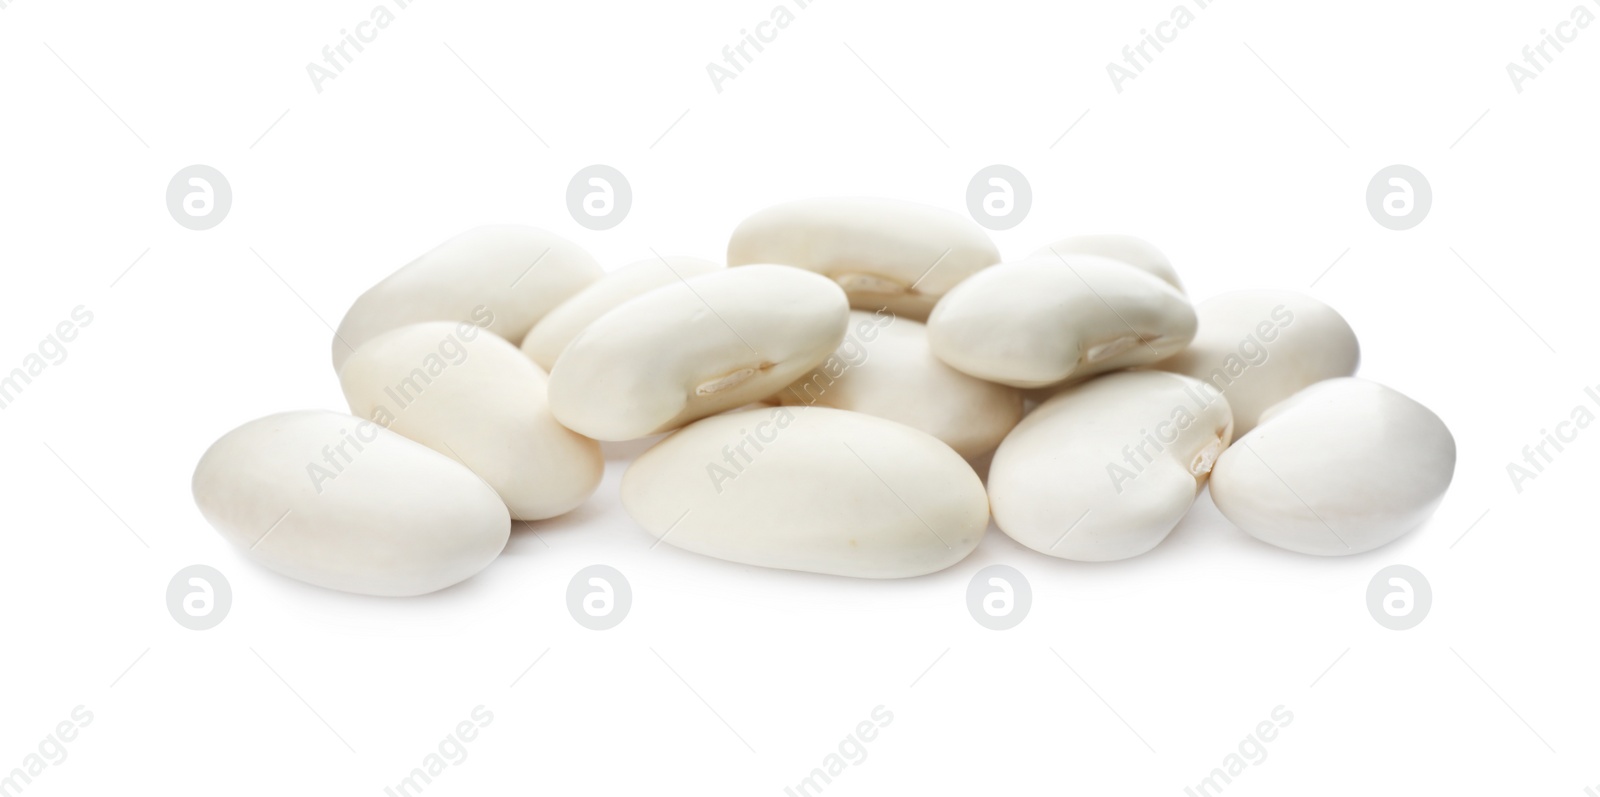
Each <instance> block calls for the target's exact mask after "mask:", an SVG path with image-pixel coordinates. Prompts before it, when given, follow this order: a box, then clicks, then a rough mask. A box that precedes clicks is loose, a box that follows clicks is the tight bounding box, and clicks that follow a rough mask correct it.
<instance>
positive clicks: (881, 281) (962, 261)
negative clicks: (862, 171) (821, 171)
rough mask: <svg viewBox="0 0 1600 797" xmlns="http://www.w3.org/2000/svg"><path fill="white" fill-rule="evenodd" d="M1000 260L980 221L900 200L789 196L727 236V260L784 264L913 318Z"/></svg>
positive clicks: (859, 300) (861, 301) (860, 302)
mask: <svg viewBox="0 0 1600 797" xmlns="http://www.w3.org/2000/svg"><path fill="white" fill-rule="evenodd" d="M998 262H1000V250H998V249H996V248H995V245H994V242H993V241H991V240H989V236H988V234H987V233H985V232H984V231H983V228H981V227H979V226H978V225H977V224H976V223H975V222H973V221H972V220H971V219H969V218H967V217H965V216H959V215H956V214H955V213H951V212H950V211H947V210H944V209H942V208H936V207H933V206H931V205H920V204H917V203H914V202H903V201H900V200H895V199H871V198H826V199H802V200H796V201H793V202H785V203H782V204H779V205H774V206H772V207H769V208H767V209H765V210H762V211H760V212H758V213H756V214H755V215H753V216H751V217H749V218H747V219H745V220H744V221H743V222H741V223H740V224H739V227H738V229H736V230H734V231H733V238H732V240H730V241H729V242H728V265H730V266H742V265H747V264H750V263H779V264H783V265H788V266H796V267H799V268H804V269H808V270H811V271H815V272H817V273H819V274H823V275H826V276H827V277H828V278H829V279H832V280H834V281H836V282H838V283H839V285H840V286H841V287H843V288H844V290H845V293H847V294H849V295H850V304H851V306H852V307H855V308H857V309H860V310H879V309H883V308H887V309H888V310H889V312H892V313H894V314H895V315H897V316H900V317H903V318H910V319H912V320H914V321H922V320H924V319H926V318H927V317H928V313H929V311H931V310H932V309H933V305H934V303H935V302H937V301H939V297H941V296H943V295H944V294H945V292H946V291H948V290H950V289H951V288H952V287H954V286H955V285H956V283H959V282H961V281H962V280H964V279H966V278H967V277H969V276H971V275H972V274H973V273H974V272H976V271H978V270H980V269H983V268H987V267H988V266H992V265H994V264H995V263H998Z"/></svg>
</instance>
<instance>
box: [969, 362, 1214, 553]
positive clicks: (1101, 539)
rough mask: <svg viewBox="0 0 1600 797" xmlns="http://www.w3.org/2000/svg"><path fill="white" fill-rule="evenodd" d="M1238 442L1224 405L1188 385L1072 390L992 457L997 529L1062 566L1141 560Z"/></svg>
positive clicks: (1113, 380) (1125, 382) (1142, 382)
mask: <svg viewBox="0 0 1600 797" xmlns="http://www.w3.org/2000/svg"><path fill="white" fill-rule="evenodd" d="M1231 437H1232V428H1231V416H1230V414H1229V412H1228V402H1227V399H1224V398H1222V397H1221V396H1220V395H1218V394H1216V393H1215V392H1214V391H1208V390H1207V389H1206V387H1205V385H1203V384H1201V383H1200V382H1198V381H1196V380H1193V379H1190V378H1188V377H1185V376H1179V375H1177V374H1169V373H1165V372H1161V371H1124V372H1121V373H1115V374H1107V375H1105V376H1101V377H1098V378H1095V379H1091V380H1089V381H1087V382H1084V383H1081V384H1077V385H1073V386H1072V387H1069V388H1066V389H1064V390H1062V391H1061V392H1060V393H1058V394H1057V395H1056V396H1055V397H1054V398H1052V399H1050V400H1049V401H1046V402H1045V403H1043V404H1041V405H1039V407H1038V408H1037V409H1035V410H1034V411H1033V412H1031V413H1029V414H1028V416H1027V417H1025V418H1023V419H1022V423H1019V424H1017V428H1015V429H1013V430H1012V431H1011V434H1009V435H1007V436H1006V439H1005V441H1004V442H1002V443H1001V444H1000V448H999V450H997V451H995V455H994V462H993V464H991V466H990V468H989V503H990V507H991V509H992V511H993V512H994V520H995V525H997V526H999V527H1000V530H1001V531H1004V532H1005V533H1006V534H1007V535H1009V536H1010V537H1011V538H1012V539H1014V540H1016V541H1017V542H1020V543H1022V544H1023V545H1026V546H1028V547H1029V548H1032V549H1033V550H1035V551H1039V552H1041V553H1047V554H1050V555H1051V556H1059V557H1061V558H1063V559H1074V560H1077V561H1082V562H1104V561H1111V560H1115V559H1126V558H1128V557H1131V556H1138V555H1139V554H1142V553H1144V552H1146V551H1149V550H1150V549H1151V548H1154V547H1155V546H1156V545H1157V544H1158V543H1160V542H1161V541H1162V540H1164V539H1166V537H1167V535H1168V533H1170V532H1171V531H1172V528H1173V527H1174V526H1176V525H1177V524H1178V521H1179V520H1181V519H1182V518H1183V516H1184V513H1186V512H1188V511H1189V506H1190V505H1191V504H1193V503H1194V499H1195V496H1196V495H1198V494H1199V492H1200V488H1201V487H1202V486H1203V485H1204V484H1205V480H1206V475H1207V474H1208V473H1209V472H1210V471H1211V467H1212V464H1213V463H1214V462H1215V461H1216V458H1217V456H1218V454H1220V453H1221V452H1222V450H1223V449H1224V447H1226V446H1227V444H1228V441H1229V440H1230V439H1231Z"/></svg>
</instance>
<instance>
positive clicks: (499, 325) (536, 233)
mask: <svg viewBox="0 0 1600 797" xmlns="http://www.w3.org/2000/svg"><path fill="white" fill-rule="evenodd" d="M602 274H604V272H603V271H602V270H601V268H600V264H599V263H597V262H595V259H594V258H593V257H590V256H589V253H588V252H585V251H583V250H582V249H580V248H578V246H577V245H576V244H574V243H572V242H571V241H568V240H566V239H565V238H561V237H560V236H557V235H555V234H553V233H548V232H545V231H544V230H539V229H535V228H533V227H515V226H496V227H479V228H477V229H474V230H469V231H467V232H464V233H462V234H460V235H458V236H456V237H454V238H451V239H450V240H448V241H445V242H444V243H442V244H440V245H439V246H438V247H437V248H435V249H433V250H432V251H430V252H428V253H427V254H425V255H423V256H421V257H419V258H417V259H416V260H413V261H411V262H410V263H407V264H406V265H405V266H404V267H402V268H401V269H400V270H399V271H396V272H395V273H393V274H391V275H389V276H388V277H386V278H384V280H383V281H382V282H379V283H378V284H377V285H374V286H372V288H371V289H369V290H368V291H367V292H366V293H363V294H361V296H360V298H358V299H356V301H355V304H353V305H351V307H350V310H349V312H347V313H345V316H344V320H343V321H341V322H339V331H338V332H337V333H336V334H335V335H334V338H333V368H334V370H335V371H337V370H339V369H340V368H341V367H343V366H344V361H345V359H346V358H348V357H349V356H350V354H351V352H353V351H354V348H355V347H358V346H360V345H361V344H363V343H366V342H367V341H368V340H371V339H372V338H373V337H376V336H377V335H378V334H380V333H383V332H387V331H388V330H391V329H394V328H395V327H400V326H405V325H406V324H415V323H419V322H422V321H468V322H472V323H477V324H481V323H483V322H484V321H485V319H487V323H488V327H489V331H491V332H493V333H495V334H496V335H499V336H500V337H502V338H505V339H506V340H509V341H511V342H512V343H521V342H522V338H523V336H524V335H527V334H528V330H529V329H532V328H533V325H534V323H535V322H537V321H538V320H539V319H540V318H542V317H544V314H545V313H548V312H549V311H550V310H551V309H552V308H554V307H555V306H556V305H558V304H561V303H562V302H564V301H566V300H567V298H568V297H570V296H572V295H573V294H575V293H577V292H578V291H580V290H582V289H583V288H584V287H586V286H588V285H589V283H591V282H594V281H595V280H598V279H600V277H601V275H602Z"/></svg>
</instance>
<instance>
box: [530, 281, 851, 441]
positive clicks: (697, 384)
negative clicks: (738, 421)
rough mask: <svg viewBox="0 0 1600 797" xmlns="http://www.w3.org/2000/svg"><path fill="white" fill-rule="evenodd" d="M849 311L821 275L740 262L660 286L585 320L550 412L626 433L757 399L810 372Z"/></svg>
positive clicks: (573, 422)
mask: <svg viewBox="0 0 1600 797" xmlns="http://www.w3.org/2000/svg"><path fill="white" fill-rule="evenodd" d="M849 313H850V308H849V303H848V302H847V301H846V299H845V295H844V291H842V290H840V289H839V286H838V285H835V284H834V283H833V282H831V281H829V280H828V279H826V278H824V277H821V276H818V275H817V274H814V273H811V272H809V271H803V270H801V269H797V268H789V267H787V266H746V267H744V268H735V269H727V270H724V271H718V272H714V273H711V274H706V275H703V276H700V277H695V278H694V279H691V280H688V281H686V282H682V281H680V282H676V283H674V284H670V285H663V286H661V287H659V288H656V289H654V290H652V291H650V292H649V293H646V294H644V295H642V296H638V297H636V298H633V299H630V300H628V301H626V302H623V303H622V304H620V305H618V306H616V307H615V308H613V309H612V310H611V311H610V312H607V313H606V314H605V315H603V316H601V317H599V318H598V319H595V321H594V322H593V323H591V324H589V326H588V327H586V328H585V329H584V330H583V332H582V333H580V334H579V335H578V337H577V338H576V339H574V340H573V341H572V343H570V344H568V345H567V348H566V350H565V351H563V352H562V353H561V357H560V358H558V359H557V360H556V365H555V368H554V369H553V370H552V371H551V372H550V409H551V411H552V412H554V413H555V416H556V419H557V420H559V421H561V423H562V424H564V425H566V426H567V428H569V429H572V430H573V431H576V432H578V433H579V434H582V435H585V436H587V437H592V438H594V439H596V440H632V439H635V438H639V437H645V436H648V435H651V434H656V433H658V432H665V431H668V430H671V429H676V428H678V427H679V426H682V425H684V424H686V423H688V422H690V421H693V420H695V419H697V418H703V417H705V416H707V415H712V414H715V413H718V412H722V411H723V410H728V409H733V408H734V407H739V406H742V405H744V404H748V403H750V402H752V401H760V400H762V399H765V398H767V397H768V396H771V395H772V394H774V393H776V392H778V391H779V390H782V389H783V388H784V387H785V386H787V385H788V384H789V383H790V382H793V381H794V380H795V379H797V378H799V377H800V375H801V374H804V373H805V372H807V371H809V370H811V369H812V368H815V367H816V366H817V365H819V364H820V363H822V361H823V360H826V359H827V358H828V355H830V354H832V353H833V350H834V349H835V348H837V347H838V345H839V343H840V341H842V340H843V339H844V333H845V324H846V321H847V320H848V317H849Z"/></svg>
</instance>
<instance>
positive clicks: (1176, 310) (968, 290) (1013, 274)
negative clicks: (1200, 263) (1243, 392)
mask: <svg viewBox="0 0 1600 797" xmlns="http://www.w3.org/2000/svg"><path fill="white" fill-rule="evenodd" d="M1194 332H1195V315H1194V308H1193V307H1191V306H1190V305H1189V301H1188V299H1186V298H1184V295H1183V294H1182V293H1179V292H1178V290H1177V289H1176V288H1173V287H1172V286H1171V285H1168V284H1167V283H1165V282H1162V281H1161V280H1160V279H1158V278H1156V277H1154V276H1151V275H1150V274H1148V273H1146V272H1144V271H1141V270H1139V269H1137V268H1134V267H1132V266H1129V265H1127V264H1125V263H1122V262H1119V261H1116V260H1111V259H1108V258H1103V257H1097V256H1094V255H1070V256H1068V257H1066V258H1065V260H1062V259H1054V260H1045V259H1036V260H1024V261H1020V262H1016V263H1006V264H1002V265H999V266H995V267H993V268H987V269H984V270H982V271H980V272H978V273H977V274H974V275H973V276H972V277H970V278H968V279H967V280H966V281H965V282H963V283H961V284H960V285H957V286H956V287H955V288H954V289H952V290H951V291H950V293H949V294H947V295H946V296H945V297H944V299H943V300H941V301H940V302H939V305H938V306H937V307H936V308H934V311H933V315H932V316H931V317H930V318H929V319H928V340H929V342H930V343H932V345H933V353H934V354H935V355H936V356H938V357H939V359H941V360H943V361H945V362H946V363H948V364H949V365H950V366H952V367H954V368H955V369H956V370H959V371H963V372H965V373H968V374H971V375H972V376H976V377H978V378H979V379H987V380H989V381H991V382H999V383H1001V384H1004V385H1011V386H1013V387H1022V388H1037V387H1046V386H1050V385H1056V384H1060V383H1063V382H1065V381H1067V380H1069V379H1071V380H1074V381H1076V380H1081V379H1083V378H1084V377H1087V376H1091V375H1093V374H1097V373H1102V372H1105V371H1114V370H1117V369H1120V368H1126V367H1129V366H1134V365H1143V364H1146V363H1151V362H1155V361H1157V360H1161V359H1163V358H1166V357H1170V356H1172V355H1173V354H1176V353H1177V352H1179V351H1181V350H1182V349H1183V347H1184V346H1187V345H1188V344H1189V341H1190V340H1191V339H1193V338H1194Z"/></svg>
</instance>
